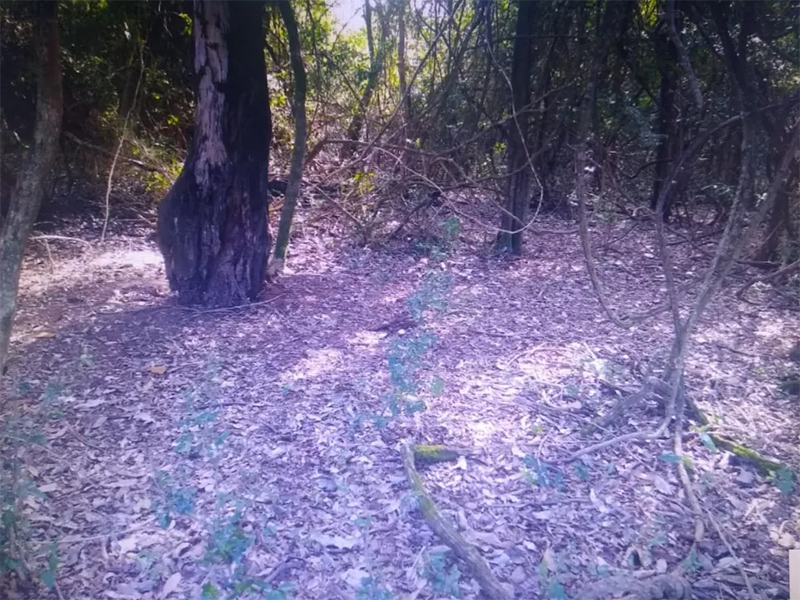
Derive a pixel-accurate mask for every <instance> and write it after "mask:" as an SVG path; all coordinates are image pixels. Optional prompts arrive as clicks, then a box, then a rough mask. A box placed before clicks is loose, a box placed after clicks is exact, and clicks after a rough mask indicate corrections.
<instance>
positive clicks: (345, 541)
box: [309, 532, 361, 550]
mask: <svg viewBox="0 0 800 600" xmlns="http://www.w3.org/2000/svg"><path fill="white" fill-rule="evenodd" d="M309 537H310V538H311V539H312V540H313V541H315V542H317V543H318V544H319V545H321V546H333V547H334V548H338V549H339V550H352V549H353V548H355V547H356V546H358V545H359V543H360V542H361V540H360V539H359V538H358V537H344V536H341V535H326V534H324V533H318V532H314V533H312V534H311V535H310V536H309Z"/></svg>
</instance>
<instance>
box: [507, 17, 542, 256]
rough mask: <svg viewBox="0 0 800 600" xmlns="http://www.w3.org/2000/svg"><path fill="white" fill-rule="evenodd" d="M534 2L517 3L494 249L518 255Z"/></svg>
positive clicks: (525, 195)
mask: <svg viewBox="0 0 800 600" xmlns="http://www.w3.org/2000/svg"><path fill="white" fill-rule="evenodd" d="M538 7H539V3H538V2H520V3H519V9H518V11H519V12H518V13H517V27H516V32H515V35H514V54H513V58H512V65H511V95H512V107H513V111H514V119H512V121H511V123H510V125H509V128H510V135H509V140H508V196H507V198H506V212H505V213H503V217H502V219H501V220H500V229H501V230H502V231H500V232H499V233H498V234H497V249H498V250H501V251H505V252H511V253H512V254H516V255H520V254H522V233H523V231H522V230H523V227H524V225H525V214H526V212H527V209H528V204H529V203H530V194H529V192H528V189H529V187H530V186H529V178H530V167H529V165H528V152H527V150H526V148H525V143H526V140H527V137H528V121H529V118H528V112H527V111H526V108H527V106H528V103H529V102H530V95H531V62H532V52H531V39H532V37H533V32H534V27H535V22H536V11H537V10H538Z"/></svg>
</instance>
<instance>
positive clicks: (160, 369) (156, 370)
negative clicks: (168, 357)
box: [150, 365, 167, 375]
mask: <svg viewBox="0 0 800 600" xmlns="http://www.w3.org/2000/svg"><path fill="white" fill-rule="evenodd" d="M150 372H151V373H152V374H153V375H163V374H164V373H166V372H167V367H166V365H153V366H152V367H150Z"/></svg>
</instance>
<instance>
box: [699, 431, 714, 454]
mask: <svg viewBox="0 0 800 600" xmlns="http://www.w3.org/2000/svg"><path fill="white" fill-rule="evenodd" d="M698 435H699V436H700V441H701V442H703V446H705V447H706V448H708V449H709V450H711V451H712V452H716V451H717V445H716V444H715V443H714V440H713V439H712V438H711V436H710V435H708V434H707V433H706V432H705V431H700V432H699V433H698Z"/></svg>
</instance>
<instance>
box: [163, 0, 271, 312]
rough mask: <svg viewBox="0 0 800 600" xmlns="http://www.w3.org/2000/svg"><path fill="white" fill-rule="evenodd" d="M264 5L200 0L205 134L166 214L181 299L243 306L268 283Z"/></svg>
mask: <svg viewBox="0 0 800 600" xmlns="http://www.w3.org/2000/svg"><path fill="white" fill-rule="evenodd" d="M264 5H265V3H264V1H263V0H261V1H257V2H256V1H251V2H224V1H221V0H197V1H196V2H195V5H194V38H195V72H196V74H197V86H198V87H197V95H196V96H197V101H196V102H197V108H196V110H195V135H194V140H193V142H192V148H191V151H190V152H189V155H188V157H187V159H186V164H185V165H184V168H183V171H182V172H181V175H180V177H178V180H177V181H176V182H175V185H174V186H173V187H172V189H171V190H170V192H169V194H167V197H166V198H165V199H164V200H163V201H162V203H161V205H160V207H159V215H158V235H159V246H160V248H161V252H162V253H163V255H164V264H165V267H166V272H167V278H168V279H169V283H170V287H171V288H172V289H173V290H174V291H176V292H177V294H178V300H179V302H180V303H181V304H202V305H206V306H234V305H238V304H243V303H246V302H247V301H251V300H255V299H256V297H257V296H258V294H259V292H260V291H261V289H262V287H263V285H264V281H265V276H266V268H267V260H268V258H269V249H270V242H271V239H270V234H269V231H268V228H267V199H268V194H269V190H268V180H267V166H268V163H269V145H270V140H271V137H272V123H271V118H270V112H269V95H268V92H267V75H266V67H265V64H264V32H263V27H262V23H263V17H264Z"/></svg>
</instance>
